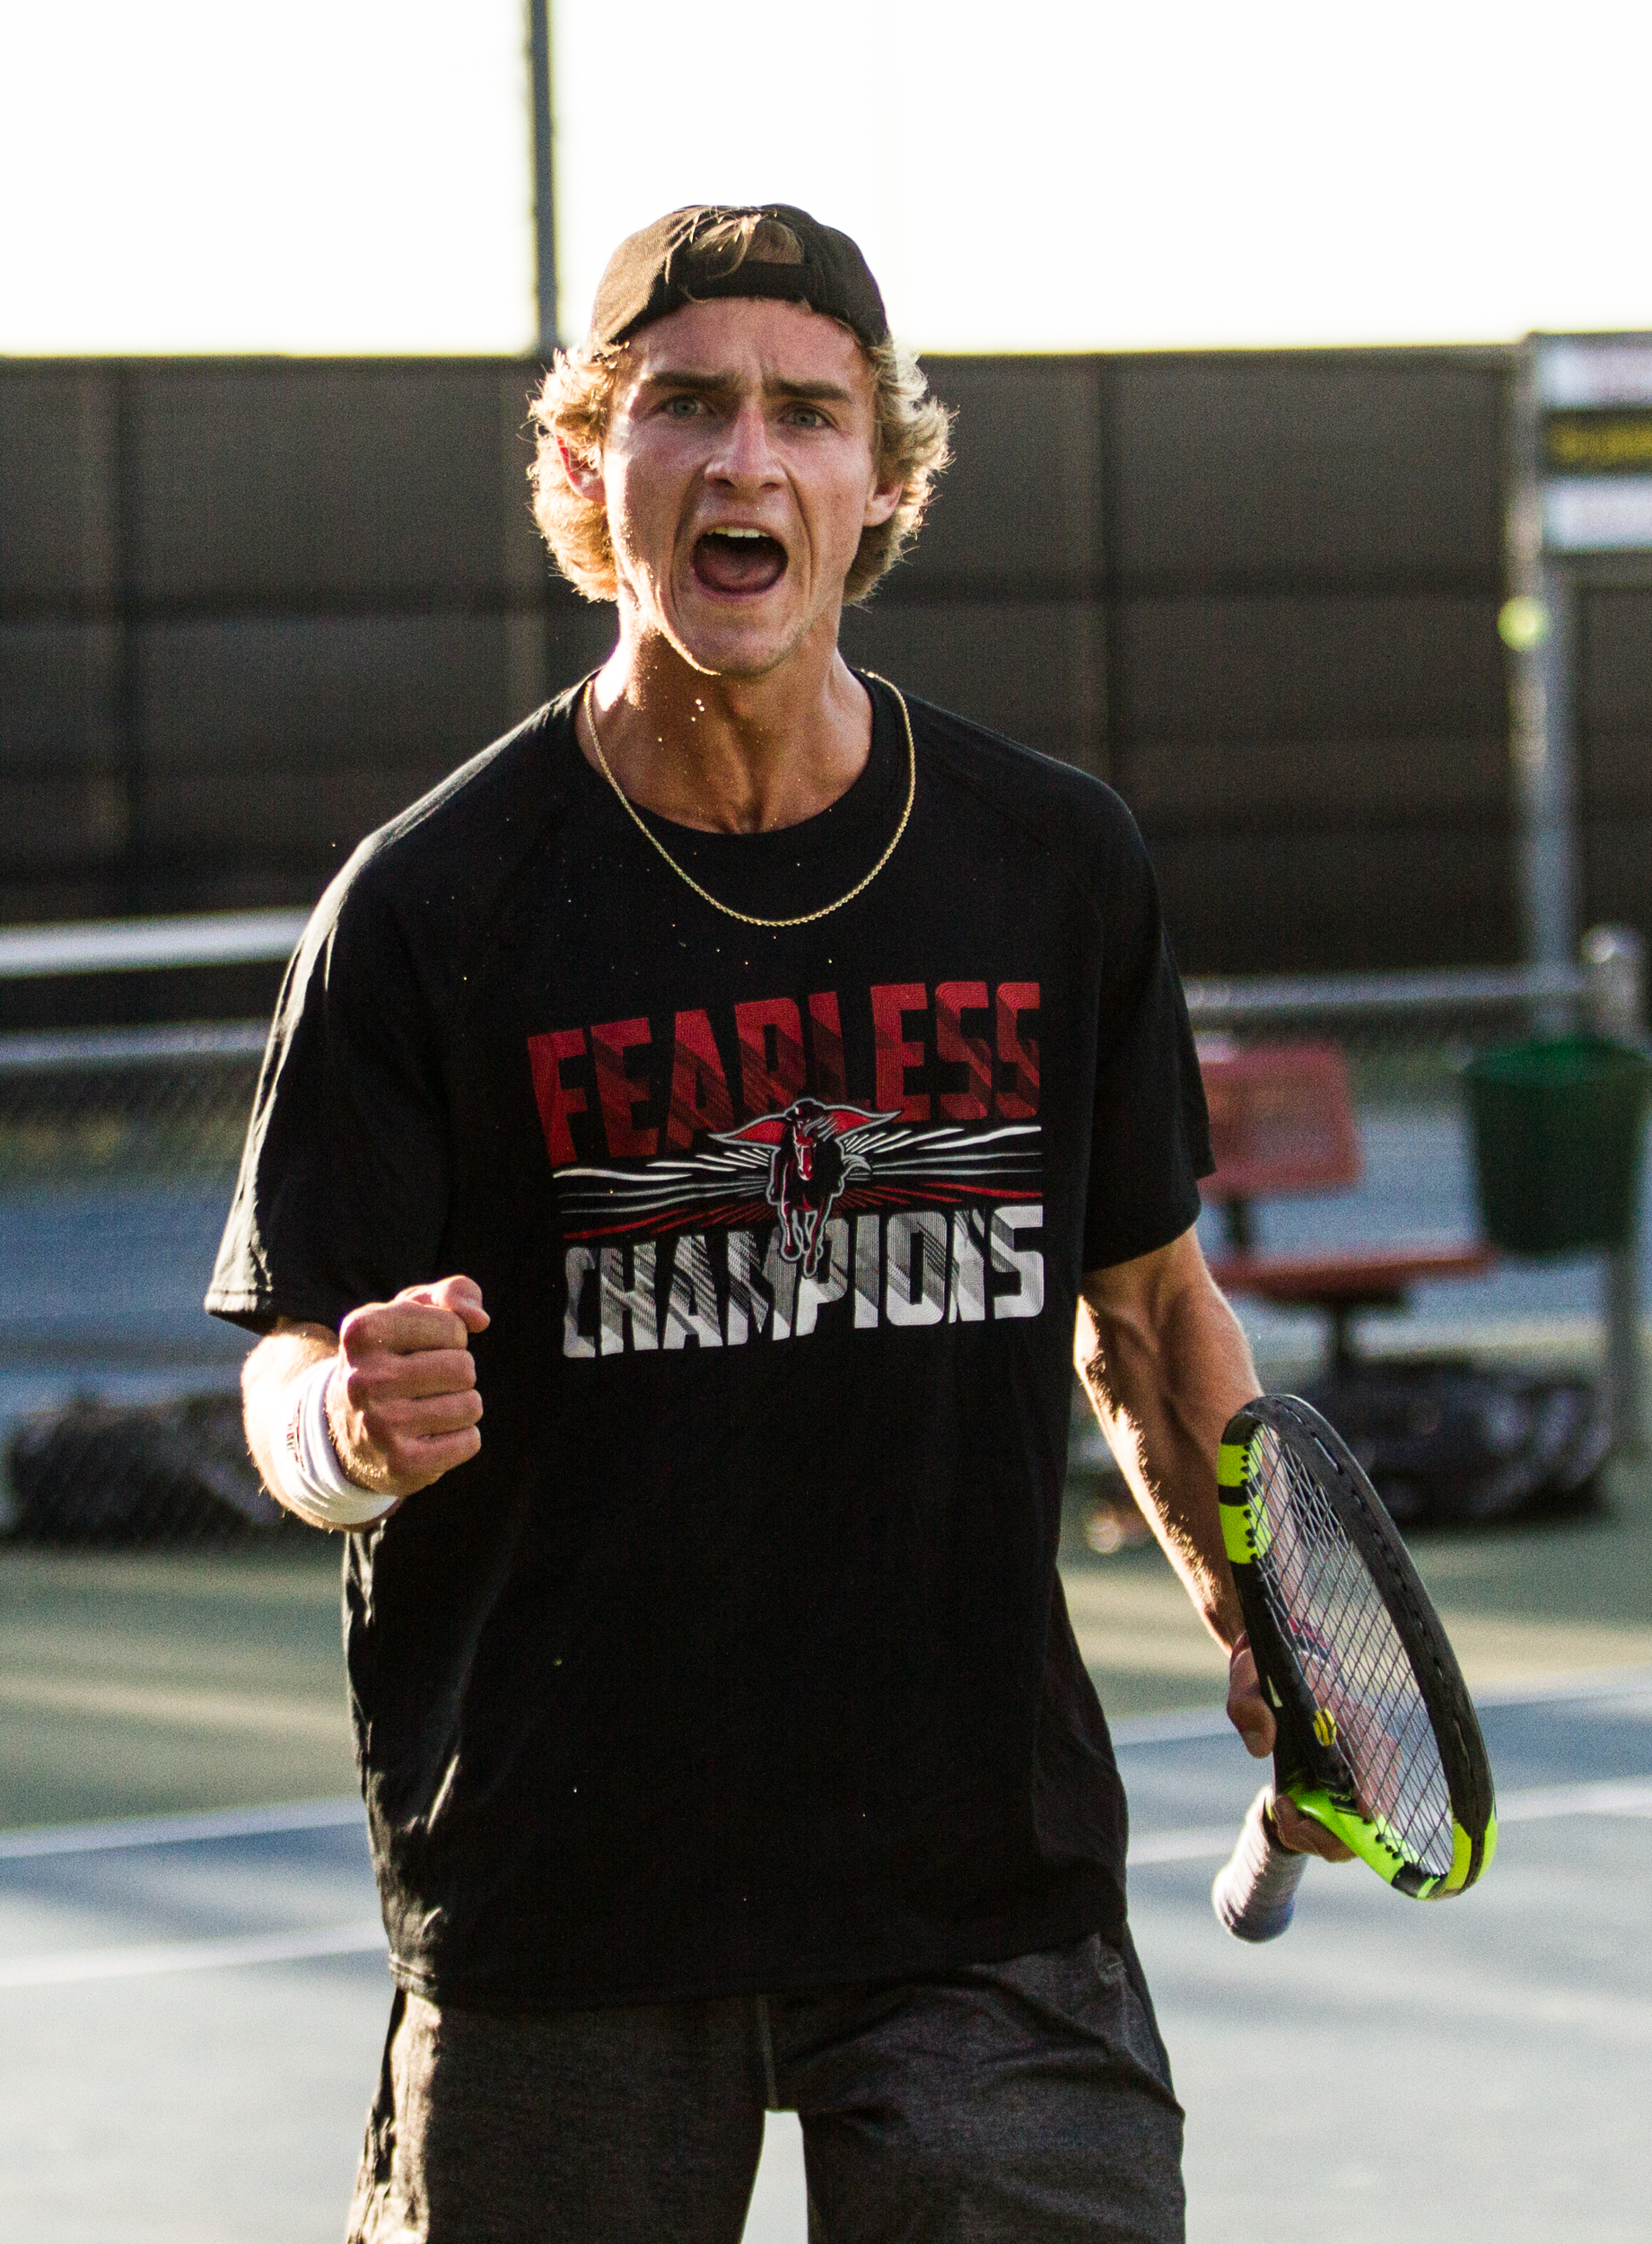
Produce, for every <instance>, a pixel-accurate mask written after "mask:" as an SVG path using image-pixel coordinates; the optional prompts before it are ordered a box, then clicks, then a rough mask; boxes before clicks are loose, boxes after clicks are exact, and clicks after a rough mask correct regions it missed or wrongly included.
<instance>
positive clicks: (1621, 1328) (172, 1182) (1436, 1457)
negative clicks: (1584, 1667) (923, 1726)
mask: <svg viewBox="0 0 1652 2244" xmlns="http://www.w3.org/2000/svg"><path fill="white" fill-rule="evenodd" d="M1592 940H1593V941H1595V950H1596V951H1597V952H1598V953H1600V955H1599V956H1597V957H1596V958H1595V960H1594V963H1593V965H1592V966H1591V967H1588V968H1586V969H1585V968H1580V969H1577V970H1575V971H1570V970H1561V971H1558V972H1557V971H1551V972H1549V973H1547V974H1541V973H1532V972H1522V971H1515V970H1510V971H1508V972H1503V973H1482V974H1464V975H1414V976H1401V977H1347V978H1334V979H1333V978H1327V977H1316V978H1313V979H1304V980H1293V981H1273V982H1265V983H1264V982H1258V981H1247V982H1245V983H1232V984H1224V985H1217V984H1211V983H1200V982H1195V983H1193V984H1191V985H1190V986H1189V1001H1190V1009H1191V1012H1192V1014H1193V1021H1194V1026H1195V1030H1196V1032H1197V1033H1198V1036H1199V1039H1200V1046H1201V1053H1202V1058H1203V1060H1204V1062H1205V1063H1206V1067H1207V1080H1208V1081H1214V1079H1215V1073H1216V1072H1219V1070H1220V1068H1221V1066H1222V1065H1224V1063H1225V1062H1227V1061H1230V1060H1231V1059H1232V1058H1233V1057H1234V1056H1242V1055H1246V1054H1250V1055H1252V1056H1254V1055H1256V1054H1257V1053H1259V1052H1262V1053H1265V1052H1267V1051H1269V1050H1273V1051H1278V1050H1280V1049H1281V1048H1283V1049H1284V1050H1285V1051H1286V1052H1288V1053H1289V1052H1291V1051H1296V1052H1298V1053H1299V1052H1300V1050H1301V1048H1302V1047H1304V1046H1305V1045H1306V1046H1308V1047H1321V1048H1324V1047H1330V1048H1331V1049H1332V1051H1333V1053H1334V1054H1335V1055H1336V1056H1338V1063H1339V1065H1341V1067H1342V1071H1343V1074H1344V1076H1345V1080H1346V1083H1347V1085H1348V1087H1349V1097H1350V1134H1351V1140H1352V1149H1353V1159H1352V1163H1351V1167H1350V1168H1349V1169H1348V1170H1347V1171H1346V1173H1343V1174H1342V1175H1340V1176H1339V1177H1337V1178H1336V1179H1334V1183H1333V1188H1324V1189H1320V1190H1308V1189H1301V1188H1297V1189H1277V1190H1272V1191H1268V1190H1263V1191H1262V1192H1260V1193H1257V1194H1255V1195H1254V1197H1252V1199H1251V1201H1250V1204H1249V1205H1246V1207H1245V1209H1244V1211H1243V1232H1244V1235H1243V1238H1240V1237H1238V1236H1237V1234H1236V1223H1235V1214H1236V1211H1235V1208H1234V1205H1233V1203H1232V1201H1231V1199H1229V1200H1228V1202H1227V1204H1226V1205H1224V1204H1223V1203H1222V1201H1221V1196H1220V1195H1219V1193H1211V1195H1210V1196H1209V1198H1210V1204H1209V1205H1207V1207H1206V1211H1205V1214H1204V1216H1203V1218H1202V1234H1203V1236H1204V1239H1205V1244H1206V1249H1207V1252H1208V1253H1209V1254H1210V1255H1211V1258H1212V1260H1213V1261H1215V1262H1217V1263H1218V1264H1219V1265H1221V1266H1223V1267H1226V1268H1227V1269H1228V1272H1229V1273H1230V1275H1234V1274H1237V1275H1236V1282H1235V1285H1234V1291H1235V1294H1236V1299H1237V1302H1238V1303H1239V1305H1240V1308H1241V1310H1242V1313H1243V1315H1244V1317H1245V1320H1246V1325H1247V1327H1248V1328H1249V1330H1250V1333H1251V1337H1252V1340H1253V1345H1254V1347H1255V1349H1256V1353H1257V1355H1258V1360H1259V1365H1260V1368H1261V1371H1262V1373H1263V1379H1264V1381H1266V1382H1267V1383H1268V1384H1270V1385H1280V1384H1290V1385H1293V1386H1295V1387H1298V1388H1301V1387H1303V1386H1308V1387H1310V1388H1314V1382H1315V1381H1316V1380H1317V1381H1324V1378H1325V1377H1326V1376H1327V1375H1328V1374H1330V1373H1331V1372H1338V1373H1339V1375H1340V1377H1341V1385H1340V1387H1338V1388H1336V1389H1335V1391H1334V1398H1333V1399H1334V1402H1335V1405H1336V1412H1340V1414H1341V1416H1340V1419H1339V1423H1342V1424H1343V1426H1344V1430H1345V1431H1349V1432H1350V1433H1351V1434H1360V1432H1361V1426H1363V1428H1364V1433H1363V1434H1362V1435H1361V1438H1362V1439H1363V1440H1364V1442H1365V1447H1366V1451H1367V1453H1368V1456H1369V1457H1370V1458H1371V1459H1373V1461H1374V1462H1377V1463H1381V1462H1382V1461H1383V1459H1386V1460H1387V1467H1386V1469H1387V1470H1388V1477H1389V1487H1390V1491H1391V1493H1392V1494H1393V1495H1394V1499H1395V1503H1396V1508H1398V1509H1400V1510H1402V1511H1403V1510H1405V1509H1406V1507H1407V1505H1408V1504H1409V1506H1410V1507H1411V1509H1412V1512H1413V1514H1414V1515H1422V1516H1428V1515H1435V1516H1438V1515H1442V1514H1445V1513H1448V1512H1450V1511H1451V1510H1452V1509H1453V1505H1454V1503H1455V1507H1456V1509H1457V1510H1458V1511H1459V1512H1461V1511H1462V1509H1463V1503H1462V1502H1460V1501H1458V1500H1457V1499H1456V1498H1453V1497H1451V1496H1450V1495H1449V1490H1450V1488H1451V1487H1452V1486H1454V1485H1455V1487H1456V1489H1457V1491H1458V1495H1459V1497H1460V1496H1461V1492H1462V1491H1463V1490H1464V1489H1470V1490H1471V1498H1472V1501H1470V1509H1471V1511H1472V1510H1473V1509H1474V1508H1475V1507H1478V1510H1479V1512H1480V1514H1481V1515H1482V1516H1486V1515H1490V1513H1491V1512H1496V1511H1499V1510H1507V1509H1509V1508H1511V1507H1512V1506H1513V1505H1514V1504H1516V1503H1519V1502H1524V1501H1525V1500H1527V1499H1529V1498H1531V1497H1533V1496H1534V1495H1537V1496H1539V1497H1541V1496H1542V1495H1543V1491H1544V1490H1545V1489H1547V1490H1548V1491H1549V1493H1551V1494H1552V1493H1554V1491H1555V1490H1557V1489H1560V1490H1561V1491H1562V1493H1564V1492H1565V1489H1566V1487H1567V1486H1570V1487H1572V1488H1575V1487H1577V1486H1581V1485H1582V1484H1583V1483H1584V1482H1586V1481H1587V1479H1588V1478H1589V1477H1590V1476H1591V1474H1592V1471H1593V1467H1594V1465H1595V1463H1596V1462H1598V1457H1599V1452H1600V1450H1601V1449H1602V1448H1603V1447H1604V1436H1605V1433H1606V1431H1607V1429H1608V1426H1609V1425H1610V1426H1611V1427H1612V1428H1613V1430H1615V1432H1616V1433H1617V1435H1618V1437H1619V1439H1620V1440H1621V1441H1630V1440H1633V1439H1634V1438H1635V1437H1636V1434H1637V1431H1638V1420H1637V1415H1636V1414H1637V1412H1638V1408H1639V1402H1638V1380H1639V1339H1640V1329H1639V1301H1640V1298H1641V1295H1642V1292H1643V1277H1648V1278H1652V1251H1649V1249H1648V1242H1647V1240H1645V1238H1644V1237H1643V1238H1642V1239H1640V1240H1639V1241H1638V1242H1637V1244H1636V1246H1635V1247H1633V1248H1632V1249H1625V1250H1624V1251H1622V1252H1621V1253H1619V1254H1614V1255H1610V1256H1607V1257H1604V1258H1602V1257H1601V1256H1598V1255H1578V1256H1573V1257H1570V1258H1567V1257H1560V1258H1549V1259H1546V1260H1543V1261H1534V1260H1525V1259H1522V1258H1507V1257H1505V1258H1500V1259H1499V1260H1498V1261H1497V1262H1496V1263H1495V1264H1494V1265H1492V1266H1491V1267H1486V1268H1481V1267H1469V1265H1468V1264H1467V1263H1466V1262H1465V1263H1464V1264H1462V1265H1461V1266H1457V1265H1454V1263H1453V1262H1452V1259H1451V1255H1452V1249H1453V1247H1454V1244H1455V1245H1456V1246H1461V1247H1464V1248H1472V1247H1473V1245H1474V1243H1475V1242H1476V1241H1478V1240H1479V1237H1480V1211H1479V1205H1478V1200H1477V1196H1476V1190H1475V1182H1474V1172H1473V1160H1472V1155H1471V1151H1470V1145H1469V1134H1468V1129H1467V1123H1466V1118H1465V1113H1464V1099H1463V1080H1464V1065H1465V1064H1466V1062H1467V1061H1468V1060H1469V1059H1470V1058H1471V1057H1472V1056H1473V1054H1474V1053H1475V1052H1477V1051H1482V1050H1484V1049H1485V1048H1486V1047H1488V1046H1490V1045H1494V1044H1497V1043H1499V1042H1504V1041H1507V1040H1508V1039H1517V1038H1519V1037H1521V1036H1523V1035H1526V1034H1529V1033H1530V1032H1531V1031H1532V1030H1534V1029H1536V1030H1543V1031H1546V1032H1550V1033H1552V1032H1554V1031H1556V1030H1563V1029H1565V1028H1567V1027H1568V1026H1570V1025H1574V1024H1578V1023H1587V1024H1593V1025H1595V1026H1600V1027H1605V1028H1609V1029H1611V1030H1613V1031H1614V1033H1616V1034H1618V1035H1620V1036H1623V1035H1626V1034H1630V1033H1632V1032H1635V1030H1636V1024H1637V1023H1638V1021H1639V986H1638V983H1637V980H1636V976H1635V971H1634V969H1635V965H1636V959H1635V956H1634V946H1633V945H1632V942H1631V943H1630V944H1629V945H1627V946H1625V945H1624V944H1623V943H1621V942H1618V943H1617V945H1616V947H1615V948H1614V947H1613V944H1612V943H1610V942H1608V943H1606V944H1605V945H1604V949H1603V944H1602V942H1601V940H1599V939H1592ZM1626 976H1627V978H1626ZM1614 977H1615V979H1614ZM264 1037H265V1030H264V1026H263V1024H262V1023H261V1022H251V1021H249V1022H232V1023H220V1024H205V1025H195V1026H180V1027H174V1028H165V1029H124V1030H99V1031H93V1032H74V1033H67V1032H57V1033H52V1034H40V1035H30V1036H11V1037H4V1038H0V1456H3V1458H4V1484H3V1486H0V1521H4V1528H5V1530H6V1531H8V1532H9V1533H10V1534H11V1535H12V1536H13V1537H14V1538H27V1539H31V1540H33V1541H37V1542H48V1543H55V1544H59V1545H71V1546H78V1545H99V1544H110V1543H126V1544H134V1543H136V1544H141V1543H145V1542H148V1543H154V1542H166V1543H173V1544H176V1543H191V1542H201V1541H208V1540H224V1539H235V1538H239V1539H241V1540H249V1539H252V1540H256V1539H258V1538H264V1537H267V1536H270V1535H274V1534H277V1533H282V1534H296V1533H302V1530H296V1529H293V1528H290V1527H287V1526H284V1524H283V1515H281V1514H280V1513H279V1512H278V1511H277V1509H276V1507H275V1505H274V1504H273V1503H272V1502H271V1500H270V1499H269V1497H268V1496H267V1495H266V1494H265V1493H264V1491H263V1490H262V1489H261V1488H260V1487H259V1486H258V1479H257V1477H256V1475H255V1474H254V1472H253V1469H252V1467H251V1465H250V1463H249V1460H248V1457H247V1452H246V1448H245V1443H244V1441H243V1438H242V1434H241V1430H240V1412H239V1394H238V1377H239V1367H240V1360H241V1358H242V1356H243V1355H244V1354H245V1351H246V1348H247V1346H248V1341H247V1338H246V1337H245V1336H244V1335H242V1334H240V1333H238V1332H236V1331H234V1330H233V1329H232V1328H227V1327H224V1326H222V1325H218V1324H215V1323H214V1322H213V1321H212V1320H211V1319H207V1318H206V1317H205V1315H204V1314H203V1312H202V1310H201V1297H202V1294H203V1293H204V1291H205V1284H206V1281H207V1277H208V1275H209V1273H210V1271H211V1267H212V1263H213V1258H214V1250H215V1248H216V1244H217V1240H218V1236H219V1232H220V1230H221V1228H222V1225H223V1217H224V1214H225V1211H226V1209H227V1206H228V1204H229V1198H230V1195H231V1191H232V1186H233V1181H234V1175H235V1168H236V1162H237V1160H238V1157H239V1153H240V1144H241V1139H242V1135H243V1133H244V1130H245V1127H246V1122H247V1116H248V1113H249V1107H250V1103H251V1099H252V1093H253V1087H254V1083H255V1081H256V1076H257V1071H258V1059H259V1056H260V1053H261V1051H262V1048H263V1043H264ZM1219 1181H1220V1179H1218V1182H1219ZM1241 1250H1242V1251H1241ZM1408 1251H1409V1252H1412V1253H1413V1258H1420V1268H1419V1270H1418V1272H1417V1273H1416V1274H1415V1275H1414V1276H1413V1277H1412V1278H1409V1279H1407V1280H1406V1282H1404V1283H1397V1282H1396V1283H1394V1284H1392V1285H1391V1286H1390V1287H1389V1288H1388V1292H1387V1293H1386V1294H1384V1293H1383V1289H1382V1286H1381V1285H1380V1284H1377V1285H1373V1284H1367V1286H1366V1297H1365V1298H1360V1297H1359V1289H1358V1287H1357V1286H1356V1287H1355V1288H1354V1293H1353V1296H1352V1297H1350V1298H1344V1299H1342V1300H1341V1301H1339V1298H1338V1296H1337V1293H1336V1284H1335V1282H1334V1277H1335V1267H1343V1266H1347V1265H1350V1264H1353V1265H1356V1266H1358V1265H1359V1264H1360V1263H1361V1262H1362V1260H1363V1261H1364V1262H1366V1263H1368V1262H1369V1261H1370V1260H1371V1258H1372V1257H1373V1256H1376V1257H1381V1256H1384V1255H1386V1256H1388V1257H1390V1258H1392V1257H1394V1256H1395V1255H1396V1254H1397V1255H1399V1256H1400V1257H1401V1258H1404V1256H1405V1255H1406V1253H1407V1252H1408ZM1246 1256H1248V1257H1249V1258H1251V1262H1252V1264H1253V1265H1257V1258H1262V1259H1263V1261H1265V1260H1266V1259H1267V1258H1275V1259H1278V1258H1284V1259H1285V1260H1286V1261H1287V1262H1289V1261H1290V1260H1291V1258H1296V1260H1297V1261H1298V1262H1300V1260H1301V1259H1302V1258H1305V1257H1306V1258H1309V1259H1310V1260H1314V1259H1315V1258H1316V1259H1317V1261H1318V1262H1319V1263H1320V1264H1322V1265H1327V1266H1333V1282H1331V1283H1330V1284H1329V1290H1328V1291H1324V1290H1323V1289H1322V1298H1319V1299H1314V1298H1312V1293H1313V1289H1312V1287H1311V1286H1310V1287H1308V1288H1307V1290H1306V1293H1305V1290H1304V1288H1303V1287H1302V1286H1300V1285H1298V1287H1297V1288H1296V1291H1295V1293H1294V1294H1293V1293H1292V1292H1291V1289H1290V1287H1289V1286H1287V1287H1285V1288H1284V1290H1283V1293H1281V1292H1280V1291H1279V1289H1277V1288H1276V1289H1275V1290H1274V1291H1273V1292H1272V1293H1270V1292H1269V1290H1268V1288H1267V1287H1266V1286H1265V1285H1263V1284H1247V1283H1246V1270H1245V1269H1244V1268H1243V1267H1239V1266H1240V1265H1241V1264H1243V1262H1244V1258H1245V1257H1246ZM1236 1257H1237V1260H1236ZM1430 1257H1433V1258H1434V1259H1433V1260H1432V1262H1430V1261H1429V1258H1430ZM1258 1267H1259V1266H1258ZM1256 1274H1257V1273H1256V1268H1254V1267H1253V1268H1252V1270H1251V1272H1250V1276H1251V1277H1252V1278H1253V1279H1254V1278H1255V1276H1256ZM1322 1275H1323V1273H1322ZM1344 1275H1345V1270H1344ZM1339 1333H1340V1335H1341V1337H1342V1341H1343V1343H1344V1354H1345V1355H1346V1356H1347V1358H1348V1359H1349V1360H1348V1361H1346V1362H1344V1363H1341V1364H1340V1365H1339V1364H1335V1363H1332V1361H1331V1356H1332V1354H1333V1350H1332V1347H1331V1342H1332V1340H1333V1337H1335V1336H1336V1335H1338V1334H1339ZM1402 1362H1403V1363H1405V1364H1408V1365H1409V1366H1410V1367H1411V1368H1410V1369H1409V1370H1408V1371H1401V1370H1400V1369H1398V1368H1396V1367H1398V1366H1399V1365H1400V1364H1401V1363H1402ZM1359 1365H1366V1366H1368V1367H1369V1366H1376V1367H1377V1372H1375V1373H1372V1372H1368V1373H1361V1372H1359ZM1603 1371H1604V1372H1605V1374H1606V1375H1605V1376H1602V1374H1603ZM1471 1372H1472V1373H1473V1377H1472V1378H1469V1377H1467V1376H1466V1375H1467V1374H1469V1373H1471ZM1361 1377H1363V1378H1364V1379H1365V1386H1364V1388H1363V1389H1362V1388H1361V1386H1360V1379H1361ZM1314 1391H1315V1392H1322V1393H1323V1392H1329V1391H1331V1390H1328V1389H1323V1388H1315V1390H1314ZM1608 1406H1613V1407H1614V1409H1615V1416H1611V1417H1610V1418H1609V1416H1608ZM1336 1412H1333V1415H1336ZM1356 1420H1358V1421H1359V1424H1355V1423H1353V1422H1354V1421H1356ZM1545 1459H1548V1460H1549V1461H1548V1463H1547V1464H1545V1462H1544V1460H1545ZM1396 1460H1397V1462H1396ZM1430 1460H1431V1461H1430ZM1568 1476H1569V1480H1568ZM1140 1533H1141V1528H1140V1522H1139V1521H1138V1520H1137V1517H1136V1514H1135V1512H1134V1508H1133V1506H1132V1504H1131V1503H1130V1501H1129V1498H1128V1496H1127V1495H1125V1493H1124V1491H1123V1484H1122V1482H1120V1481H1119V1480H1118V1478H1117V1477H1116V1475H1115V1474H1114V1473H1113V1472H1112V1470H1111V1468H1110V1464H1109V1460H1108V1459H1107V1458H1106V1451H1105V1446H1104V1445H1103V1444H1102V1443H1101V1442H1100V1439H1099V1436H1098V1434H1097V1432H1096V1430H1095V1428H1094V1427H1093V1425H1092V1424H1090V1423H1089V1421H1088V1417H1087V1416H1086V1414H1085V1413H1084V1412H1083V1411H1082V1410H1080V1411H1079V1412H1078V1414H1077V1415H1076V1416H1075V1441H1074V1447H1073V1474H1072V1483H1071V1490H1070V1503H1069V1539H1070V1542H1071V1540H1073V1538H1077V1539H1078V1541H1079V1545H1080V1546H1082V1545H1088V1547H1089V1548H1091V1549H1092V1550H1095V1551H1098V1552H1102V1553H1107V1552H1110V1551H1112V1550H1114V1549H1117V1548H1119V1547H1123V1545H1125V1544H1126V1543H1128V1542H1130V1541H1132V1540H1134V1539H1137V1538H1138V1537H1139V1535H1140Z"/></svg>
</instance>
